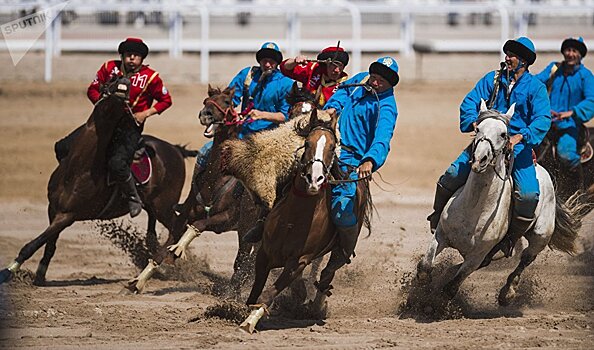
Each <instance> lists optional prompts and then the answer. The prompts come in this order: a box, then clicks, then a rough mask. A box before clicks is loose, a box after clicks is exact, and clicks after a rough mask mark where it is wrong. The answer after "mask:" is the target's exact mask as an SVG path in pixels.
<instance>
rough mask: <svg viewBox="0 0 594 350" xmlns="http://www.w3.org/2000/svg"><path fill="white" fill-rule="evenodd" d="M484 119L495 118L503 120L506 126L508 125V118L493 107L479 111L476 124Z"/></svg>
mask: <svg viewBox="0 0 594 350" xmlns="http://www.w3.org/2000/svg"><path fill="white" fill-rule="evenodd" d="M485 119H497V120H499V121H502V122H504V123H505V125H506V126H507V125H509V120H508V119H507V118H505V117H504V116H503V114H502V113H500V112H499V111H497V110H495V109H488V110H486V111H481V112H479V115H478V117H477V119H476V124H477V125H478V124H480V123H481V122H483V121H484V120H485Z"/></svg>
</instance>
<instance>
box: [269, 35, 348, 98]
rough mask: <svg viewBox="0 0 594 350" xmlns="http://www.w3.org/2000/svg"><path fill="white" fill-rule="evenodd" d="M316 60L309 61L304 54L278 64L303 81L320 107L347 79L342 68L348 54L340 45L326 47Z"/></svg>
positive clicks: (286, 71)
mask: <svg viewBox="0 0 594 350" xmlns="http://www.w3.org/2000/svg"><path fill="white" fill-rule="evenodd" d="M317 60H318V61H325V60H328V62H324V63H321V62H310V61H309V60H308V59H307V57H306V56H297V57H295V58H289V59H287V60H285V61H283V63H281V65H280V69H281V72H282V73H283V74H284V75H286V76H288V77H289V78H292V79H294V80H297V81H300V82H302V83H303V85H304V87H306V88H307V90H309V91H310V92H311V93H312V94H313V95H314V96H315V101H316V102H317V103H318V104H319V106H320V107H322V106H323V105H324V104H325V103H326V102H327V101H328V100H329V99H330V97H332V95H333V94H334V93H335V92H336V89H338V85H339V84H340V83H342V82H343V81H345V80H347V79H348V75H347V74H346V73H345V72H344V68H345V67H346V65H347V64H348V63H349V54H348V53H346V52H345V51H344V49H343V48H342V47H336V46H331V47H327V48H325V49H324V50H322V52H320V53H319V54H318V57H317Z"/></svg>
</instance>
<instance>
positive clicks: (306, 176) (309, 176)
mask: <svg viewBox="0 0 594 350" xmlns="http://www.w3.org/2000/svg"><path fill="white" fill-rule="evenodd" d="M305 179H306V180H307V182H309V183H311V174H307V175H305Z"/></svg>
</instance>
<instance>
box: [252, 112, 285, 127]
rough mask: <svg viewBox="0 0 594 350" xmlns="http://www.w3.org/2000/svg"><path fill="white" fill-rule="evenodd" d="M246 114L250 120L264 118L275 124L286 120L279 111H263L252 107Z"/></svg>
mask: <svg viewBox="0 0 594 350" xmlns="http://www.w3.org/2000/svg"><path fill="white" fill-rule="evenodd" d="M248 116H249V117H250V118H251V119H252V120H266V121H269V122H273V123H276V124H280V123H284V122H285V121H286V117H285V115H284V114H282V113H281V112H264V111H259V110H256V109H252V110H251V111H250V113H249V114H248Z"/></svg>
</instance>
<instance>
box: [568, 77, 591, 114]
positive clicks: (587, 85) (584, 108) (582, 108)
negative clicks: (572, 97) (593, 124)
mask: <svg viewBox="0 0 594 350" xmlns="http://www.w3.org/2000/svg"><path fill="white" fill-rule="evenodd" d="M582 70H584V71H585V72H586V73H585V74H584V77H583V80H582V84H583V85H582V86H583V88H584V99H583V100H582V101H581V102H580V103H578V104H577V105H575V106H574V107H573V108H572V109H573V117H574V118H576V119H577V120H579V121H580V122H581V123H586V122H588V121H589V120H590V119H592V117H594V75H592V72H590V71H588V70H585V69H584V68H583V67H582Z"/></svg>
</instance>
